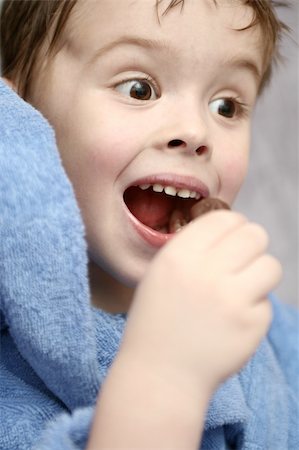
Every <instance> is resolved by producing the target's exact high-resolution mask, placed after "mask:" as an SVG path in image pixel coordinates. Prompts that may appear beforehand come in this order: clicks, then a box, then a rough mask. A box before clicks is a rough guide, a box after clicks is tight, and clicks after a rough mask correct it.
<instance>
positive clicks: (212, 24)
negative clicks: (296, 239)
mask: <svg viewBox="0 0 299 450" xmlns="http://www.w3.org/2000/svg"><path fill="white" fill-rule="evenodd" d="M155 3H156V2H155V0H142V1H141V2H140V1H132V0H121V1H120V0H98V1H92V0H91V1H89V0H84V1H82V2H79V4H78V5H77V9H76V10H75V12H74V14H73V16H72V17H71V18H70V19H69V23H68V25H67V29H66V41H65V45H64V46H63V48H62V49H61V51H60V52H59V53H58V54H57V56H55V58H54V59H53V61H51V62H50V64H49V66H47V69H46V70H45V72H44V74H40V75H38V76H37V79H36V80H35V82H34V85H33V89H32V93H31V98H30V101H32V103H33V104H34V105H35V106H36V107H37V108H38V109H40V110H41V111H42V112H43V113H44V114H45V116H46V117H47V118H48V119H49V120H50V122H51V123H52V125H53V126H54V128H55V130H56V133H57V139H58V145H59V148H60V151H61V156H62V159H63V163H64V166H65V168H66V171H67V173H68V175H69V177H70V179H71V181H72V183H73V185H74V189H75V192H76V195H77V198H78V201H79V204H80V207H81V210H82V213H83V217H84V220H85V225H86V232H87V239H88V243H89V250H90V254H91V257H92V259H93V260H94V261H96V262H98V263H99V264H101V265H102V266H104V267H105V268H106V269H108V271H109V272H111V273H112V274H113V275H114V276H116V277H117V278H119V279H121V280H126V281H127V282H129V283H130V284H134V283H135V282H136V281H138V280H139V279H140V277H141V276H142V274H143V273H144V270H145V269H146V267H147V265H148V263H149V261H150V260H151V258H152V257H153V255H154V254H155V253H156V251H157V248H159V247H160V246H161V245H162V244H163V242H164V241H165V239H164V237H165V236H166V235H165V234H163V233H158V232H157V231H150V230H151V228H148V227H145V226H144V225H142V224H141V223H140V221H138V220H136V219H134V215H132V214H131V213H130V211H129V208H128V206H127V205H126V203H125V201H124V193H125V192H126V190H127V189H128V187H129V186H135V185H140V184H161V185H163V186H174V187H176V188H177V190H179V189H183V188H184V189H187V190H189V191H196V192H197V194H198V193H200V194H201V195H210V196H213V197H219V198H221V199H222V200H224V201H226V202H228V203H231V202H232V201H233V199H234V197H235V196H236V194H237V192H238V190H239V188H240V186H241V184H242V182H243V179H244V176H245V173H246V169H247V161H248V149H249V134H250V111H251V110H252V107H253V105H254V102H255V99H256V95H257V90H258V82H259V79H258V76H259V75H258V74H259V73H260V72H261V71H262V51H261V49H260V48H259V45H260V34H259V30H258V28H251V29H249V30H247V31H233V30H232V29H233V28H242V27H244V26H247V25H248V24H249V22H250V19H251V14H252V12H251V9H250V8H248V7H245V6H243V5H242V4H241V3H242V2H241V1H237V2H231V1H224V0H222V1H220V2H218V3H219V4H218V6H215V4H214V2H213V1H212V0H185V5H184V8H183V10H182V11H181V8H180V6H177V7H175V8H173V9H171V10H170V11H169V12H168V13H167V14H166V15H165V16H163V17H161V16H160V20H161V23H160V24H159V22H158V20H157V13H156V9H155ZM168 3H169V2H168V1H167V0H166V1H165V0H164V1H162V3H161V11H162V8H166V6H167V5H168ZM232 5H233V6H232ZM240 103H242V104H246V105H248V107H247V106H246V107H244V106H242V105H240ZM247 108H248V111H247ZM127 192H128V191H127ZM156 196H158V197H159V199H158V200H157V199H154V198H153V195H152V193H151V189H150V188H149V189H148V190H146V191H143V190H141V189H140V188H136V189H135V190H134V189H131V193H130V195H128V194H127V195H126V196H125V199H126V201H127V203H128V205H129V207H130V209H131V210H132V211H133V210H134V213H135V214H136V215H137V216H138V217H139V219H140V220H143V221H144V222H145V223H147V224H149V222H148V220H149V219H148V218H147V217H146V213H148V212H149V210H150V208H151V214H150V217H151V220H152V223H150V225H151V226H152V227H156V228H158V227H159V226H161V227H163V225H165V224H164V218H163V217H162V216H164V215H165V214H166V210H167V214H168V215H169V213H170V210H171V209H173V208H174V206H173V204H172V203H170V200H167V199H173V197H171V196H167V195H166V194H165V193H162V194H156ZM128 198H130V200H128ZM171 201H172V200H171ZM182 201H183V200H182ZM144 206H145V208H144ZM176 208H177V209H181V208H182V205H181V204H180V203H178V204H177V205H176ZM142 209H143V210H144V209H145V210H146V211H142ZM185 209H186V210H187V209H188V208H187V207H185ZM164 231H165V230H164ZM198 239H200V236H198Z"/></svg>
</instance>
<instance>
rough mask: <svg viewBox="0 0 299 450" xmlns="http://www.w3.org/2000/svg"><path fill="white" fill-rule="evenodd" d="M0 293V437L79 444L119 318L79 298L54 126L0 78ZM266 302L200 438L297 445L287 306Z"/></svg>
mask: <svg viewBox="0 0 299 450" xmlns="http://www.w3.org/2000/svg"><path fill="white" fill-rule="evenodd" d="M0 301H1V322H0V323H1V371H0V373H1V384H0V392H1V405H0V406H1V416H0V448H1V449H2V450H21V449H22V450H28V449H35V450H74V449H76V450H78V449H84V448H85V447H86V443H87V439H88V434H89V430H90V426H91V422H92V418H93V414H94V405H95V402H96V397H97V394H98V391H99V389H100V388H101V384H102V382H103V380H104V378H105V375H106V373H107V370H108V368H109V366H110V365H111V363H112V361H113V359H114V357H115V354H116V353H117V351H118V348H119V343H120V340H121V337H122V334H123V330H124V327H125V323H126V317H125V315H121V314H116V315H112V314H108V313H105V312H103V311H100V310H97V309H95V308H93V307H92V306H91V305H90V294H89V287H88V277H87V249H86V242H85V239H84V227H83V223H82V219H81V216H80V212H79V209H78V206H77V203H76V201H75V197H74V193H73V189H72V186H71V184H70V182H69V180H68V178H67V176H66V174H65V172H64V170H63V168H62V165H61V161H60V158H59V154H58V151H57V148H56V144H55V136H54V133H53V130H52V129H51V127H50V126H49V124H48V123H47V122H46V120H45V119H44V118H43V117H42V116H41V115H40V113H38V112H37V111H36V110H34V109H33V108H32V107H31V106H29V105H28V104H27V103H25V102H24V101H23V100H21V99H20V98H19V97H18V96H17V95H16V94H15V93H14V92H13V91H12V90H10V89H9V88H8V87H7V86H5V85H4V84H3V83H2V82H1V81H0ZM271 301H272V303H273V311H274V319H273V323H272V326H271V329H270V331H269V334H268V336H267V338H266V339H264V341H263V342H262V343H261V345H260V347H259V348H258V350H257V351H256V353H255V355H254V356H253V357H252V359H251V360H250V361H249V363H248V364H247V365H246V366H245V367H244V368H243V369H242V371H241V372H240V373H239V374H237V375H235V376H233V377H232V378H230V379H229V380H227V381H226V382H225V383H224V384H223V385H222V386H220V388H219V389H218V391H217V392H216V393H215V395H214V397H213V398H212V400H211V403H210V406H209V410H208V412H207V417H206V423H205V432H204V437H203V440H202V443H201V448H202V449H212V450H218V449H219V450H220V449H223V450H224V449H228V448H235V449H248V450H249V449H250V450H258V449H260V450H266V449H269V450H276V449H277V450H296V449H297V450H298V449H299V435H298V434H299V426H298V424H299V422H298V420H299V416H298V396H299V394H298V388H299V379H298V374H299V372H298V367H299V355H298V349H299V340H298V314H297V311H296V310H295V309H292V308H291V307H287V306H286V305H281V304H280V303H279V302H278V301H277V300H275V299H274V298H273V297H272V299H271ZM211 357H213V355H211ZM177 407H178V408H179V407H180V405H179V404H178V405H177ZM145 413H146V411H145ZM115 430H116V432H117V424H115Z"/></svg>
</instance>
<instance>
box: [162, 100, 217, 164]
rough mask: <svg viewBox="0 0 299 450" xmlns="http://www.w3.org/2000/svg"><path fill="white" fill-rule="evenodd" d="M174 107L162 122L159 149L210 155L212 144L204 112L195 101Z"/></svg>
mask: <svg viewBox="0 0 299 450" xmlns="http://www.w3.org/2000/svg"><path fill="white" fill-rule="evenodd" d="M173 106H174V107H173V108H169V109H168V113H167V114H165V113H164V114H163V118H162V120H161V121H160V126H159V133H158V135H159V136H160V137H159V138H158V139H159V145H158V147H159V148H161V149H162V148H163V149H169V150H173V151H177V152H179V151H180V152H184V153H186V154H189V155H198V156H202V155H205V156H206V157H207V156H208V155H210V154H211V152H212V143H211V137H210V132H209V127H208V123H207V118H205V117H204V111H201V110H200V108H199V106H198V104H195V101H194V100H192V101H189V102H188V101H186V99H185V101H183V102H180V104H176V105H173ZM169 111H170V112H169Z"/></svg>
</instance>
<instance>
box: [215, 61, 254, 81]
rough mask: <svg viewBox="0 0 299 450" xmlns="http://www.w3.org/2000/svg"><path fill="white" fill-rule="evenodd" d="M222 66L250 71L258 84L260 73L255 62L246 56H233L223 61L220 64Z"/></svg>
mask: <svg viewBox="0 0 299 450" xmlns="http://www.w3.org/2000/svg"><path fill="white" fill-rule="evenodd" d="M222 65H223V66H224V67H231V68H233V69H240V70H247V71H248V72H250V73H251V74H252V75H253V77H254V79H255V80H256V82H257V83H258V84H259V83H260V81H261V79H262V73H261V71H260V70H259V68H258V65H257V64H256V62H255V61H254V60H253V59H251V58H248V57H243V56H234V57H232V58H229V59H227V60H225V61H223V64H222Z"/></svg>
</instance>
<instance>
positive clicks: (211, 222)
mask: <svg viewBox="0 0 299 450" xmlns="http://www.w3.org/2000/svg"><path fill="white" fill-rule="evenodd" d="M246 221H247V219H246V217H245V216H243V215H242V214H239V213H236V212H232V211H226V210H217V211H212V212H210V213H208V214H205V215H203V216H202V217H199V218H196V219H194V220H193V221H192V222H191V223H189V224H188V225H186V226H185V227H184V229H183V230H182V231H181V232H180V233H178V235H177V236H176V238H175V241H179V240H181V241H182V245H188V247H190V245H191V246H192V252H193V253H197V254H198V253H199V252H204V251H207V250H208V249H209V248H210V247H213V246H214V245H216V244H217V242H218V241H221V240H222V239H223V238H224V237H225V236H226V235H227V234H229V233H231V232H232V231H233V230H235V229H237V228H238V227H240V226H241V225H243V224H244V223H245V222H246Z"/></svg>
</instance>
